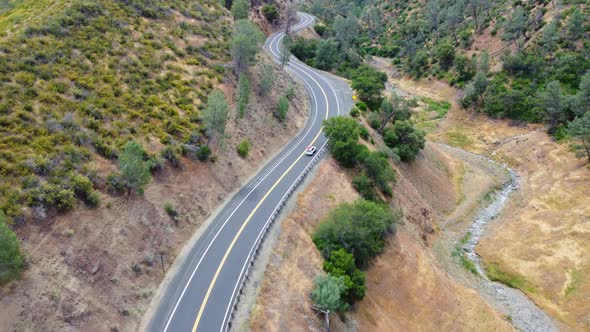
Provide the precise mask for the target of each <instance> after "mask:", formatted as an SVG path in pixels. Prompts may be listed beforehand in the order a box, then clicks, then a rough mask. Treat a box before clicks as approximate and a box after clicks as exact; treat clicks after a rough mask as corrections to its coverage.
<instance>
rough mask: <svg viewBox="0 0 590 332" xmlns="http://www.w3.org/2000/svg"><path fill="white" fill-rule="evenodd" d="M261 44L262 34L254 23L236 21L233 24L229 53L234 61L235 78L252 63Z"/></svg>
mask: <svg viewBox="0 0 590 332" xmlns="http://www.w3.org/2000/svg"><path fill="white" fill-rule="evenodd" d="M263 42H264V34H262V32H261V31H260V29H258V27H257V26H256V25H255V24H254V23H252V22H250V21H248V20H238V21H237V22H236V23H235V26H234V31H233V33H232V36H231V41H230V53H231V55H232V58H233V60H234V70H235V73H236V76H240V73H241V71H242V70H243V69H244V68H245V67H247V66H248V65H250V64H251V63H252V62H253V61H254V59H255V57H256V54H257V53H258V51H259V50H260V46H261V45H262V43H263Z"/></svg>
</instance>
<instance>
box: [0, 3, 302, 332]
mask: <svg viewBox="0 0 590 332" xmlns="http://www.w3.org/2000/svg"><path fill="white" fill-rule="evenodd" d="M0 28H1V29H0V84H2V88H1V89H0V156H1V157H0V223H4V219H5V218H4V213H3V212H2V211H4V212H5V213H6V215H7V218H6V219H7V224H8V225H9V227H10V229H12V230H13V231H14V232H15V233H16V236H17V238H18V240H20V251H21V253H22V259H23V261H24V266H23V265H22V264H21V265H19V266H18V268H17V269H15V270H17V272H20V273H14V274H10V275H9V276H8V277H9V278H5V277H6V275H5V272H6V270H5V268H6V266H4V265H3V264H4V259H5V258H6V257H4V256H2V257H0V258H1V259H2V262H0V305H1V306H2V308H3V309H2V310H1V311H0V330H2V331H5V330H6V331H7V330H26V331H28V330H85V331H104V330H113V331H116V330H123V331H129V330H136V329H137V328H138V327H139V324H140V322H141V319H142V318H143V316H144V313H145V312H146V310H147V309H148V307H149V304H150V301H151V300H152V298H153V297H154V294H155V292H156V290H157V289H158V286H159V284H160V282H161V281H162V280H163V279H164V276H165V274H166V272H168V270H169V269H170V266H171V265H172V263H173V262H174V261H175V259H176V258H177V256H178V255H179V254H181V252H182V251H181V250H182V248H183V247H184V246H185V245H186V244H187V243H191V241H194V240H195V239H196V238H198V236H199V235H200V234H201V230H202V229H204V228H205V227H206V226H207V225H208V224H209V222H210V220H211V216H212V215H214V214H215V211H216V209H217V208H218V207H219V206H221V205H223V204H224V203H225V202H226V201H227V200H228V198H229V197H231V195H232V194H233V193H234V192H235V191H236V190H237V189H239V188H240V187H241V186H242V185H243V184H244V183H246V182H247V180H248V179H249V178H251V177H252V176H253V175H254V174H255V173H256V172H257V171H258V170H259V169H260V168H261V167H262V166H263V165H264V164H265V163H266V161H268V160H269V159H271V158H272V157H273V156H274V155H275V154H276V153H277V152H278V151H279V150H280V149H281V148H282V147H283V146H284V145H285V144H287V143H288V142H289V141H290V139H291V138H292V137H293V136H294V135H295V134H296V133H297V132H298V131H299V130H300V129H301V128H302V127H303V126H304V124H305V121H306V116H307V114H308V113H309V109H308V105H307V102H305V100H306V95H305V92H304V90H303V88H302V87H301V86H300V85H299V84H298V83H297V82H296V81H295V80H294V79H293V78H292V77H290V76H289V75H287V74H286V73H285V72H284V71H283V70H282V69H281V68H279V66H277V65H275V64H273V63H272V62H271V60H270V57H269V56H267V55H265V54H262V53H261V52H260V51H261V49H260V48H258V49H254V51H256V52H257V53H258V54H257V55H256V57H255V59H253V60H255V61H253V63H252V64H251V65H250V66H248V67H247V68H245V69H244V73H245V75H247V77H248V78H249V82H250V84H249V86H248V89H239V88H237V86H238V82H237V81H238V79H237V78H236V77H235V76H234V75H232V62H231V59H230V50H229V45H230V38H231V35H232V30H234V22H233V19H232V18H231V15H230V12H229V11H228V10H227V9H225V8H224V7H222V6H221V5H219V2H217V1H180V0H179V1H158V0H153V1H82V0H73V1H67V0H63V1H60V0H56V1H49V0H48V1H32V0H31V1H29V0H24V1H2V2H0ZM262 37H263V36H262V34H261V35H260V38H262ZM265 75H266V76H265ZM269 75H270V76H271V79H270V80H269V79H268V76H269ZM263 76H264V77H265V78H266V81H265V82H263V78H262V77H263ZM263 84H265V85H266V88H265V89H266V90H265V92H264V93H263ZM216 89H218V90H219V91H221V94H218V96H219V95H221V97H222V98H223V99H225V100H226V101H227V100H233V99H234V98H235V96H236V95H237V94H238V91H243V92H242V96H243V95H245V94H246V95H247V97H248V98H247V99H248V101H247V102H246V103H245V107H244V109H243V115H241V114H240V112H238V109H237V108H236V107H235V105H234V104H230V103H229V102H228V103H227V104H228V106H227V109H226V111H227V114H226V116H227V118H226V121H225V124H224V135H218V136H216V137H213V135H212V134H211V131H210V130H209V128H207V127H206V114H207V112H208V109H209V108H210V107H209V106H208V105H209V99H210V98H209V96H210V95H212V94H211V92H212V91H214V90H216ZM283 96H286V97H283ZM242 98H243V97H242ZM280 98H286V99H285V100H287V104H288V107H287V110H288V112H287V113H286V114H282V117H279V116H278V115H277V103H278V100H279V99H280ZM129 141H135V142H137V143H138V145H139V146H141V148H142V149H143V151H140V154H139V155H137V156H136V160H139V164H140V165H141V167H142V169H143V170H145V168H146V167H147V166H149V169H147V173H149V174H148V175H149V176H148V179H149V178H150V177H151V181H150V182H149V183H147V184H145V185H144V186H142V187H141V188H138V190H129V189H130V188H125V186H122V185H121V182H118V181H120V179H121V174H122V173H123V170H122V167H121V166H122V158H119V157H120V156H121V155H126V156H127V154H126V151H127V149H125V147H126V146H128V142H129ZM246 141H247V142H248V143H249V149H248V150H247V151H246V153H245V154H239V152H238V149H237V147H238V146H240V145H243V144H242V143H243V142H246ZM204 152H207V153H204ZM3 226H4V225H3ZM0 231H2V232H4V228H2V229H0ZM0 236H2V239H4V238H5V237H4V234H3V233H2V234H0ZM15 242H19V241H15ZM2 249H3V250H4V247H3V248H2ZM9 272H10V271H9ZM11 279H15V280H12V281H9V280H11Z"/></svg>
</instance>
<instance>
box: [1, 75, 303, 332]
mask: <svg viewBox="0 0 590 332" xmlns="http://www.w3.org/2000/svg"><path fill="white" fill-rule="evenodd" d="M276 75H277V81H276V83H275V88H274V89H275V92H274V93H275V94H274V95H272V96H270V97H264V98H262V97H258V95H257V94H256V93H255V92H253V94H252V96H251V103H250V106H249V107H248V111H247V112H246V116H245V118H244V119H241V120H240V121H235V120H234V119H235V114H232V120H231V123H230V124H229V125H228V134H229V135H230V138H229V139H228V140H227V147H226V148H220V147H216V148H215V149H214V155H215V156H216V157H217V161H216V162H215V163H211V162H208V163H202V162H198V161H191V160H182V167H181V169H172V168H170V167H166V168H165V169H164V170H163V171H162V172H161V173H160V174H158V175H157V176H156V177H155V178H154V179H153V180H152V182H151V183H150V184H149V185H148V187H147V188H146V190H145V195H144V197H143V198H137V197H132V198H129V199H128V198H125V197H109V196H106V195H104V196H103V197H102V201H103V204H102V207H100V208H98V209H96V210H88V209H84V208H80V209H77V210H75V211H74V212H72V213H70V214H67V215H63V216H59V217H57V218H55V220H53V221H52V222H51V223H47V222H45V223H38V224H28V225H26V226H25V227H23V228H20V229H18V235H19V237H20V238H22V240H23V242H22V244H23V249H24V252H25V255H26V256H27V257H28V259H29V267H28V269H27V270H26V271H25V272H24V274H23V276H22V278H21V280H18V281H16V282H14V283H13V284H11V285H8V286H7V287H4V288H2V289H1V290H0V307H1V308H2V310H0V331H12V330H17V331H40V330H43V331H64V330H80V331H107V330H110V329H113V330H116V329H118V330H124V331H129V330H134V329H136V328H137V326H138V323H139V320H140V319H141V316H142V314H143V312H144V311H145V310H146V308H147V306H148V304H149V301H150V299H151V297H152V294H153V292H154V291H155V290H156V288H157V286H158V284H159V282H160V280H161V279H162V277H163V274H162V270H161V266H160V260H159V252H160V251H161V250H162V251H164V252H165V256H164V259H165V261H164V264H165V267H168V266H169V265H170V264H171V263H172V262H173V260H174V258H175V256H176V255H177V253H178V252H179V251H180V249H181V248H182V246H183V245H184V243H185V242H186V241H187V240H188V239H189V238H190V236H191V235H192V234H193V233H194V232H195V231H196V230H198V229H199V227H200V226H202V225H203V223H204V222H205V221H206V219H207V218H208V217H209V215H210V214H211V212H212V211H213V210H214V209H215V207H216V206H218V205H219V204H220V203H222V202H223V201H224V200H225V199H226V198H227V197H228V196H229V195H230V193H231V192H232V191H233V190H235V189H237V188H239V187H240V186H241V184H242V183H243V182H244V181H246V179H247V178H248V177H249V176H250V175H252V174H254V173H255V171H256V169H257V168H259V167H260V166H261V165H262V164H263V162H264V161H265V160H267V159H268V158H270V157H271V156H272V155H273V154H274V153H276V152H277V151H278V150H279V149H280V148H281V147H282V146H283V145H284V144H286V143H287V142H288V140H289V139H290V138H291V137H292V136H293V135H294V134H295V133H296V132H297V131H298V130H299V128H301V127H302V126H303V124H304V121H305V116H306V115H307V114H308V110H307V106H306V104H305V103H299V102H297V103H292V104H291V107H290V109H289V113H288V115H287V117H288V119H287V121H286V124H284V125H283V124H281V123H279V122H278V121H277V120H276V119H275V117H274V115H273V114H272V113H273V111H274V108H275V105H276V100H277V99H278V95H279V94H283V93H285V91H286V90H287V89H288V88H289V87H290V86H294V87H295V91H296V95H295V97H294V98H293V100H296V101H299V100H306V97H305V95H304V91H303V89H301V88H300V87H299V86H298V85H294V84H295V82H294V81H293V80H292V79H291V78H290V77H288V76H287V75H286V74H283V72H282V71H281V70H280V69H279V68H276ZM252 76H253V77H257V73H256V69H253V72H252ZM252 88H253V90H254V91H258V90H257V86H256V84H255V83H253V84H252ZM232 92H233V91H230V90H228V91H227V94H228V95H229V94H231V93H232ZM245 138H248V139H249V140H250V141H251V143H252V150H251V152H250V155H249V157H248V158H247V159H242V158H239V157H238V155H237V153H236V151H235V145H236V144H237V143H238V142H240V141H242V140H243V139H245ZM148 144H155V143H153V142H148ZM107 165H108V167H113V166H112V165H110V164H107ZM105 172H108V169H105ZM166 202H169V203H171V204H172V205H173V206H174V207H175V209H176V210H177V211H178V212H179V221H178V225H175V223H174V222H173V221H172V220H171V219H170V217H168V215H167V214H166V212H165V211H164V204H165V203H166Z"/></svg>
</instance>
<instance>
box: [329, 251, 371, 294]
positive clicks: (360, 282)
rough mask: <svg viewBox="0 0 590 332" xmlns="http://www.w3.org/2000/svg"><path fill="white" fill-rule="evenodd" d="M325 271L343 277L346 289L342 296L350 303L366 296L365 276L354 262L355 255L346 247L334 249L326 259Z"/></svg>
mask: <svg viewBox="0 0 590 332" xmlns="http://www.w3.org/2000/svg"><path fill="white" fill-rule="evenodd" d="M324 271H326V273H328V274H329V275H331V276H334V277H343V278H344V286H345V290H344V291H343V293H342V295H341V298H346V299H348V303H350V304H353V303H354V302H355V301H358V300H362V299H363V297H365V276H364V274H363V272H361V270H359V269H358V268H357V267H356V265H355V263H354V256H353V255H352V254H350V253H348V252H346V251H345V250H344V249H339V250H336V251H332V252H331V253H330V257H328V258H327V259H326V260H325V261H324Z"/></svg>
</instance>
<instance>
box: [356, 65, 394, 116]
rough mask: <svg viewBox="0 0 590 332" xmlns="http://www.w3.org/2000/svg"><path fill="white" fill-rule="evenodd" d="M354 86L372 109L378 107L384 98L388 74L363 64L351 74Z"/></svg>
mask: <svg viewBox="0 0 590 332" xmlns="http://www.w3.org/2000/svg"><path fill="white" fill-rule="evenodd" d="M351 78H352V84H351V86H352V88H353V89H354V90H356V91H357V92H358V95H359V98H360V99H361V100H362V101H363V102H365V103H366V104H367V106H368V107H369V108H371V109H373V110H374V109H377V108H378V107H379V105H381V101H382V100H383V97H382V95H381V94H382V93H383V90H385V82H387V74H385V73H384V72H381V71H378V70H376V69H375V68H373V67H370V66H367V65H362V66H360V67H358V68H357V69H356V70H354V71H353V72H352V74H351Z"/></svg>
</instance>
